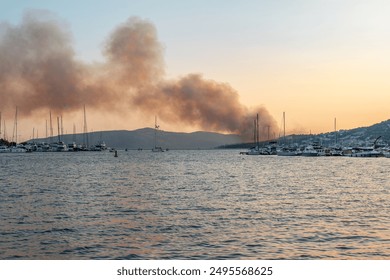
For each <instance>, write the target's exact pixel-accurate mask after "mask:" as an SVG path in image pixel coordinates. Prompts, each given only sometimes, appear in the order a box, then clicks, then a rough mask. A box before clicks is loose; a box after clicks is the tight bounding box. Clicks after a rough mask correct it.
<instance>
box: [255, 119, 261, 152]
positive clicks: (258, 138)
mask: <svg viewBox="0 0 390 280" xmlns="http://www.w3.org/2000/svg"><path fill="white" fill-rule="evenodd" d="M256 132H257V135H256V136H257V139H256V140H257V141H256V142H257V143H256V144H257V148H259V142H260V137H259V114H257V115H256Z"/></svg>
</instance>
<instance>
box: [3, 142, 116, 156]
mask: <svg viewBox="0 0 390 280" xmlns="http://www.w3.org/2000/svg"><path fill="white" fill-rule="evenodd" d="M107 149H108V148H107V146H106V144H105V143H104V141H100V142H99V143H98V144H96V145H93V146H90V147H87V146H86V145H77V144H76V143H75V142H72V143H70V144H65V143H64V142H62V141H58V142H54V143H45V142H40V143H35V142H33V143H24V144H17V145H15V146H10V147H8V146H5V145H3V146H0V153H28V152H78V151H105V150H107ZM110 150H111V149H110Z"/></svg>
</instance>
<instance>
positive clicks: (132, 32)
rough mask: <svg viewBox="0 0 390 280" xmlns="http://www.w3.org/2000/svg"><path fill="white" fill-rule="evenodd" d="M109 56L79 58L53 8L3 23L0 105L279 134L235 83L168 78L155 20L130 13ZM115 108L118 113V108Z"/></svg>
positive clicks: (113, 36) (115, 35)
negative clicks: (137, 115)
mask: <svg viewBox="0 0 390 280" xmlns="http://www.w3.org/2000/svg"><path fill="white" fill-rule="evenodd" d="M103 54H104V55H105V57H106V61H105V62H104V63H100V64H96V63H95V64H87V63H84V62H82V61H80V60H77V58H76V55H75V51H74V50H73V47H72V44H71V34H70V32H68V30H67V28H66V26H65V25H64V24H62V23H61V22H60V21H59V20H57V19H55V18H54V17H53V16H52V15H50V14H47V13H39V14H37V13H32V12H30V13H27V14H26V15H25V16H24V18H23V20H22V23H21V24H20V25H19V26H11V25H8V24H5V23H3V24H1V25H0V100H1V101H0V110H1V109H4V108H8V107H12V108H13V107H14V106H18V108H19V112H21V113H22V114H24V115H32V114H34V113H35V112H39V111H42V110H52V111H54V112H57V113H61V114H62V113H66V112H74V111H79V110H80V108H81V107H82V106H83V104H86V105H87V106H88V108H90V109H95V110H107V111H110V112H113V111H115V112H116V113H117V114H122V115H123V113H124V112H128V111H130V110H133V109H137V110H138V111H140V112H142V113H145V114H148V115H149V116H150V115H158V116H159V118H160V119H162V120H164V121H166V122H174V123H178V124H183V125H192V126H197V127H199V128H201V129H206V130H213V131H219V132H232V133H239V134H241V135H248V136H249V135H251V133H252V131H253V119H254V118H255V116H256V113H259V114H260V125H261V126H263V127H266V126H268V127H270V128H271V130H272V131H273V132H275V131H277V129H276V125H275V121H274V120H273V118H272V117H271V116H270V115H269V113H268V112H267V110H266V109H265V108H258V109H252V111H250V110H249V109H248V108H246V107H245V106H243V105H242V104H240V102H239V100H238V94H237V92H236V91H235V90H234V89H233V88H231V87H230V86H229V85H228V84H224V83H217V82H215V81H212V80H206V79H203V78H202V76H201V75H199V74H189V75H187V76H185V77H183V78H181V79H178V80H175V81H168V80H164V60H163V55H162V54H163V48H162V46H161V44H160V42H159V41H158V38H157V32H156V29H155V27H154V26H153V24H151V23H150V22H148V21H145V20H141V19H139V18H130V19H129V20H128V21H127V22H125V23H123V24H122V25H120V26H118V27H117V28H116V29H115V30H114V31H113V32H112V33H111V35H110V36H109V37H108V40H107V41H106V45H105V48H104V52H103ZM113 109H116V110H113Z"/></svg>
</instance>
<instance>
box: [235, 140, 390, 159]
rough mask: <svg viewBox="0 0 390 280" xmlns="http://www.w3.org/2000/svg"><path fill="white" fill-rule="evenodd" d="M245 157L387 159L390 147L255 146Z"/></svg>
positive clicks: (389, 156) (389, 155)
mask: <svg viewBox="0 0 390 280" xmlns="http://www.w3.org/2000/svg"><path fill="white" fill-rule="evenodd" d="M241 154H245V155H278V156H304V157H318V156H348V157H387V158H390V147H389V146H386V147H380V148H379V147H376V146H375V145H374V146H370V147H341V146H337V147H323V146H321V145H318V144H316V143H314V144H311V145H307V146H304V147H297V146H283V147H277V146H276V145H270V146H267V147H263V148H261V147H259V146H255V147H252V148H250V149H249V150H248V151H246V152H241Z"/></svg>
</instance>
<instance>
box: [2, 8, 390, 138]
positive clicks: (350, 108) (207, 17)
mask: <svg viewBox="0 0 390 280" xmlns="http://www.w3.org/2000/svg"><path fill="white" fill-rule="evenodd" d="M0 3H1V10H0V38H1V36H2V34H4V26H6V27H7V28H10V26H11V27H17V26H20V24H21V22H22V19H23V17H24V15H25V14H26V12H29V11H36V10H38V12H42V11H41V10H43V11H44V12H49V13H51V14H53V15H54V17H55V18H56V20H58V21H61V23H62V24H63V26H65V28H66V29H67V31H68V32H69V33H70V34H71V45H72V48H73V50H74V53H75V56H76V58H77V60H80V61H83V62H84V63H85V64H89V65H92V64H99V63H103V62H104V61H105V59H106V58H105V57H104V55H103V54H102V53H103V49H104V46H105V42H106V41H107V38H108V37H109V36H110V34H111V33H112V32H113V30H114V29H115V28H117V27H118V26H120V25H121V24H122V23H124V22H126V21H127V20H128V19H129V18H130V17H134V16H135V17H138V18H140V19H141V20H145V21H147V22H149V23H151V24H152V25H153V26H154V27H155V29H156V31H157V39H158V41H159V43H161V45H162V49H163V52H162V58H163V65H164V70H163V71H164V73H165V74H164V79H166V80H169V79H181V78H182V77H184V76H187V75H190V74H200V76H201V77H202V78H203V79H205V80H207V81H215V82H216V83H218V84H221V85H227V86H229V87H230V88H232V89H233V90H234V91H235V92H237V94H238V102H239V103H240V104H242V105H243V106H245V107H247V108H249V109H250V108H253V107H257V106H264V107H265V108H266V109H267V110H268V112H269V114H270V115H271V116H272V117H273V118H274V119H275V121H276V123H277V125H279V126H281V121H282V115H283V112H286V128H287V132H288V133H309V132H310V131H311V132H312V133H320V132H328V131H333V129H334V128H333V123H334V118H337V124H338V125H337V126H338V129H350V128H354V127H359V126H368V125H371V124H374V123H377V122H380V121H383V120H387V119H389V118H390V77H389V74H390V17H389V15H390V1H386V0H383V1H380V0H372V1H358V0H356V1H352V0H351V1H349V0H344V1H336V0H335V1H333V0H329V1H325V0H324V1H320V0H301V1H300V0H297V1H289V0H268V1H265V0H264V1H260V0H258V1H256V0H244V1H231V0H208V1H203V0H196V1H195V0H194V1H192V0H187V1H181V0H175V1H174V0H165V1H160V0H143V1H135V0H111V1H102V0H83V1H73V0H68V1H49V0H46V1H44V0H41V1H39V0H35V1H27V0H25V1H21V0H13V1H5V0H0ZM0 47H1V40H0ZM0 51H1V49H0ZM0 63H1V61H0ZM0 90H2V89H1V88H0ZM114 101H115V100H113V102H114ZM165 101H166V100H161V102H165ZM13 105H18V104H13ZM219 106H221V104H219ZM86 107H87V111H88V128H89V129H91V130H94V131H97V130H111V129H129V130H132V129H137V128H142V127H146V126H148V127H152V126H153V125H154V114H153V113H151V111H150V110H149V111H148V114H140V113H139V112H135V111H133V109H132V108H131V106H130V107H129V112H128V114H125V116H126V117H125V118H124V117H123V114H120V115H118V114H116V113H115V110H113V112H110V110H106V111H104V112H100V111H99V110H94V109H91V110H89V109H88V104H86ZM157 107H158V105H157ZM0 111H2V115H3V120H4V118H5V119H6V125H7V133H8V134H11V133H12V126H13V117H14V113H15V108H14V107H13V106H10V104H8V105H7V107H5V105H4V104H2V101H1V100H0ZM46 111H47V110H46ZM156 111H157V110H156ZM43 112H44V110H41V111H39V112H38V113H36V115H34V114H33V115H31V116H29V117H26V116H25V117H23V116H22V115H23V113H20V114H21V117H20V119H19V122H20V130H21V132H20V134H21V137H22V138H24V139H27V138H29V137H30V136H31V134H32V128H33V127H35V128H36V130H39V134H40V136H42V137H43V136H44V134H45V133H44V130H45V120H46V119H47V118H48V113H47V114H46V113H43ZM43 114H46V116H43ZM156 114H157V113H156ZM63 117H64V127H65V131H67V132H68V133H71V132H72V129H73V123H75V125H76V126H77V130H78V132H80V131H81V129H82V105H81V106H80V110H79V111H78V112H77V111H72V112H70V113H67V114H65V113H64V115H63ZM159 122H160V124H161V128H162V129H164V130H171V131H195V130H202V129H203V128H204V127H200V125H199V124H194V125H191V124H189V123H178V122H173V121H172V119H169V118H165V119H164V118H163V117H161V118H160V117H159Z"/></svg>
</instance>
